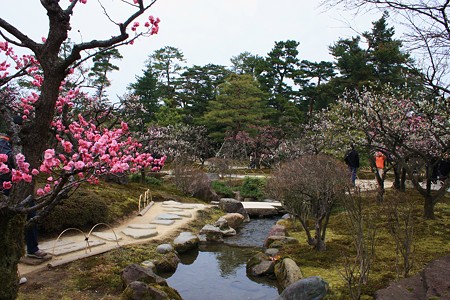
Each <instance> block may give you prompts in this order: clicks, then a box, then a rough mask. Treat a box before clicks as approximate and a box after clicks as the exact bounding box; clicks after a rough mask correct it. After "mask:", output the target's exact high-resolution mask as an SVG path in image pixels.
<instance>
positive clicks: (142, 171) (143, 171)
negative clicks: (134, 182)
mask: <svg viewBox="0 0 450 300" xmlns="http://www.w3.org/2000/svg"><path fill="white" fill-rule="evenodd" d="M145 180H146V178H145V169H144V168H142V169H141V183H145Z"/></svg>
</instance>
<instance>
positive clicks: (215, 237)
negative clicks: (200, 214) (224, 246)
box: [200, 224, 223, 243]
mask: <svg viewBox="0 0 450 300" xmlns="http://www.w3.org/2000/svg"><path fill="white" fill-rule="evenodd" d="M200 236H201V237H202V238H201V240H204V241H206V242H215V243H222V242H223V232H222V231H221V230H220V228H219V227H216V226H214V225H211V224H206V225H205V226H203V228H202V229H201V230H200Z"/></svg>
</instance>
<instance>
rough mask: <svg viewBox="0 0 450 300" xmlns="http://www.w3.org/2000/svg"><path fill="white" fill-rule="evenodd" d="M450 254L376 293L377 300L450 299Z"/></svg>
mask: <svg viewBox="0 0 450 300" xmlns="http://www.w3.org/2000/svg"><path fill="white" fill-rule="evenodd" d="M449 270H450V256H449V255H448V256H444V257H441V258H438V259H436V260H434V261H432V262H430V263H429V264H428V265H427V266H426V267H425V268H424V270H423V271H422V272H420V273H419V274H417V275H415V276H412V277H409V278H405V279H401V280H399V281H397V282H394V283H392V284H390V285H389V286H388V287H387V288H385V289H382V290H378V291H377V292H376V293H375V299H376V300H387V299H396V300H416V299H450V271H449Z"/></svg>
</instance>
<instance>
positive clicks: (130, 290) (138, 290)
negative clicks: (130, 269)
mask: <svg viewBox="0 0 450 300" xmlns="http://www.w3.org/2000/svg"><path fill="white" fill-rule="evenodd" d="M121 299H123V300H181V299H182V298H181V296H180V294H178V292H177V291H176V290H174V289H172V288H170V287H168V286H152V285H148V284H146V283H143V282H140V281H134V282H132V283H130V284H129V285H128V286H127V288H126V289H125V290H124V291H123V293H122V297H121Z"/></svg>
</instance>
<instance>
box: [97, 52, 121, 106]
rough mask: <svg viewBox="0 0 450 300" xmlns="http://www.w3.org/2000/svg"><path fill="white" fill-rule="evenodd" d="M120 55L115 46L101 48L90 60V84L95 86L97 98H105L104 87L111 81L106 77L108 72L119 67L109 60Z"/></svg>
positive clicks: (118, 57) (119, 57)
mask: <svg viewBox="0 0 450 300" xmlns="http://www.w3.org/2000/svg"><path fill="white" fill-rule="evenodd" d="M122 58H123V57H122V55H121V54H120V52H119V50H117V49H116V48H113V49H107V50H102V51H100V52H98V53H97V54H96V55H95V56H94V58H93V59H92V61H93V62H94V66H93V67H92V68H91V71H90V72H89V78H90V79H91V80H90V81H91V84H92V85H93V86H94V87H95V89H96V90H97V91H96V96H97V97H98V98H99V99H103V98H106V97H107V95H106V93H105V88H107V87H109V86H110V85H111V81H110V80H109V79H108V76H107V75H108V73H109V72H112V71H118V70H119V67H118V66H116V65H113V64H112V63H111V60H113V59H122Z"/></svg>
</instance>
